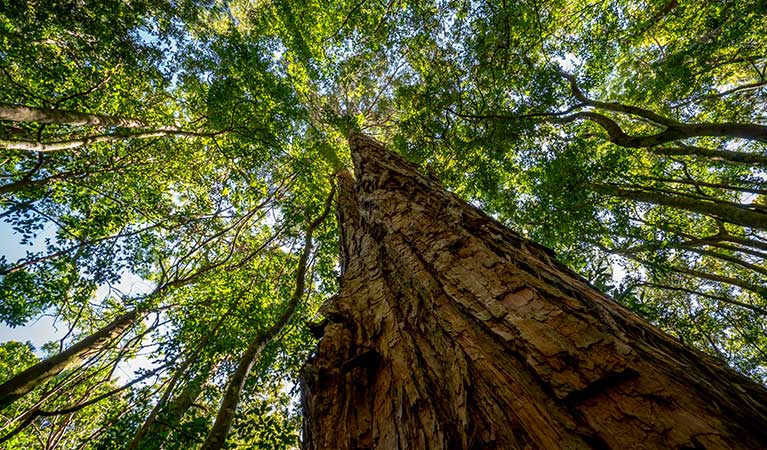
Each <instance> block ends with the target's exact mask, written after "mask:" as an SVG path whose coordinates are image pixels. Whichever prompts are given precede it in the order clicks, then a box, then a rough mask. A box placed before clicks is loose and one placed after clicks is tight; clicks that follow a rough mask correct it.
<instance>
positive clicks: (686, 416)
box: [302, 134, 767, 449]
mask: <svg viewBox="0 0 767 450" xmlns="http://www.w3.org/2000/svg"><path fill="white" fill-rule="evenodd" d="M350 145H351V148H352V156H353V160H354V165H355V176H356V180H354V181H352V179H351V177H350V176H349V175H344V176H343V182H339V197H338V198H339V212H338V214H339V223H340V229H341V233H342V236H341V241H342V244H341V256H342V264H341V265H342V280H341V290H340V293H339V295H338V296H337V297H335V298H334V299H333V300H332V301H331V302H329V303H328V304H326V305H325V306H324V307H323V309H322V312H323V314H324V315H325V316H326V317H327V318H328V323H327V325H326V326H325V329H324V336H323V338H322V339H321V340H320V343H319V346H318V349H317V352H316V354H315V356H314V357H313V358H312V359H311V360H310V361H309V363H308V364H307V366H306V367H305V370H304V373H303V380H302V383H303V403H304V410H305V414H304V416H305V422H304V447H305V448H307V449H461V448H482V449H492V448H497V449H534V448H539V449H562V448H565V449H592V448H597V449H631V448H677V449H684V448H688V449H718V448H721V449H725V448H727V449H730V448H743V449H747V448H749V449H750V448H763V447H765V446H767V432H766V431H765V430H767V406H766V405H767V392H766V391H765V389H764V388H762V387H761V386H759V385H757V384H755V383H753V382H751V381H749V380H747V379H746V378H744V377H742V376H740V375H738V374H737V373H735V372H734V371H732V370H730V369H728V368H726V367H724V366H723V365H722V364H721V363H719V362H718V361H716V360H714V359H712V358H710V357H708V356H706V355H704V354H702V353H700V352H697V351H695V350H691V349H688V348H686V347H684V346H682V345H681V344H679V343H678V342H677V341H676V340H674V339H673V338H671V337H669V336H667V335H665V334H663V333H661V332H660V331H658V330H657V329H655V328H654V327H652V326H651V325H649V324H648V323H646V322H644V321H643V320H641V319H640V318H638V317H637V316H636V315H634V314H633V313H631V312H630V311H628V310H627V309H625V308H623V307H621V306H620V305H618V304H617V303H615V302H614V301H613V300H611V299H609V298H607V297H606V296H604V295H603V294H601V293H599V292H598V291H596V290H595V289H594V288H593V287H591V286H590V285H588V283H587V282H586V281H585V280H583V279H582V278H580V277H578V276H577V275H576V274H574V273H573V272H571V271H569V270H568V269H566V268H565V267H563V266H561V265H559V264H558V263H556V262H555V261H554V260H553V258H552V255H551V253H550V252H549V251H547V250H546V249H545V248H543V247H540V246H538V245H536V244H534V243H531V242H529V241H526V240H524V239H522V238H521V237H519V236H518V235H516V234H514V233H513V232H511V231H509V230H508V229H506V228H505V227H504V226H503V225H501V224H500V223H498V222H497V221H495V220H493V219H491V218H489V217H488V216H486V215H485V214H483V213H482V212H481V211H479V210H478V209H476V208H474V207H472V206H470V205H469V204H467V203H465V202H463V201H461V200H460V199H459V198H457V197H456V196H454V195H453V194H451V193H448V192H446V191H445V190H444V189H443V188H442V187H441V186H439V185H438V184H437V183H436V182H434V181H432V180H430V179H427V178H425V177H423V176H421V175H419V174H418V173H417V172H416V170H415V169H414V168H413V167H412V166H411V165H410V164H409V163H407V162H406V161H404V160H403V159H402V158H400V157H398V156H396V155H394V154H392V153H390V152H388V151H387V150H386V149H385V148H384V147H383V146H382V145H380V144H379V143H377V142H376V141H374V140H372V139H370V138H367V137H365V136H363V135H360V134H355V135H352V136H351V138H350Z"/></svg>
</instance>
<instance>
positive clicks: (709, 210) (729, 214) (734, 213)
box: [587, 183, 767, 230]
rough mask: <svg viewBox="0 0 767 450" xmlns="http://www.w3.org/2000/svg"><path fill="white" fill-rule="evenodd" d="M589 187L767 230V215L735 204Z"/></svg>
mask: <svg viewBox="0 0 767 450" xmlns="http://www.w3.org/2000/svg"><path fill="white" fill-rule="evenodd" d="M587 187H588V188H589V189H592V190H594V191H595V192H598V193H600V194H605V195H610V196H613V197H620V198H623V199H626V200H635V201H639V202H645V203H652V204H654V205H662V206H670V207H672V208H678V209H683V210H685V211H690V212H694V213H698V214H703V215H706V216H709V217H714V218H717V219H720V220H723V221H725V222H729V223H734V224H737V225H742V226H744V227H749V228H757V229H762V230H767V214H764V213H762V212H759V211H754V210H751V209H748V208H746V207H744V206H741V205H737V204H734V203H727V202H717V201H710V200H705V199H698V198H690V197H684V196H681V195H671V194H666V193H663V192H655V191H650V190H639V189H627V188H623V187H619V186H612V185H608V184H594V183H591V184H589V185H588V186H587Z"/></svg>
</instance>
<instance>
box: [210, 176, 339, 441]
mask: <svg viewBox="0 0 767 450" xmlns="http://www.w3.org/2000/svg"><path fill="white" fill-rule="evenodd" d="M334 194H335V188H332V189H331V191H330V195H329V196H328V199H327V201H326V202H325V207H324V209H323V211H322V212H321V213H320V215H319V217H317V218H316V219H314V220H313V221H312V222H311V223H310V224H309V226H308V227H307V229H306V240H305V241H304V248H303V250H302V252H301V256H300V257H299V259H298V268H297V270H296V287H295V290H294V291H293V295H292V296H291V297H290V299H289V300H288V302H287V305H285V311H283V312H282V314H280V316H279V317H278V318H277V320H276V322H275V323H274V324H273V325H272V326H271V327H269V328H267V329H266V330H263V331H262V332H260V333H258V334H257V335H256V336H255V337H254V338H253V340H252V341H250V344H249V345H248V348H247V349H245V351H244V352H243V354H242V356H240V361H239V363H238V364H237V368H236V369H235V370H234V372H233V373H232V375H231V376H230V377H229V380H228V381H227V383H226V388H225V389H224V397H223V399H222V400H221V406H220V407H219V409H218V414H216V420H215V421H214V422H213V426H212V427H211V428H210V431H209V432H208V436H207V437H206V438H205V442H204V443H203V444H202V447H201V450H219V449H221V448H223V447H224V443H225V442H226V436H227V434H228V433H229V429H230V428H231V427H232V421H233V420H234V413H235V411H236V410H237V405H238V403H239V401H240V394H241V393H242V389H243V388H244V387H245V382H246V381H247V380H248V376H250V371H251V369H253V365H254V364H255V363H256V361H257V360H258V357H259V356H260V355H261V352H262V351H263V350H264V348H265V347H266V346H267V345H268V344H269V343H270V342H272V340H274V339H275V338H277V337H278V336H279V335H280V334H281V333H282V330H284V329H285V327H286V326H287V325H288V323H290V321H291V319H292V318H293V315H294V314H295V313H296V309H297V308H298V304H299V302H300V301H301V298H302V297H303V295H304V289H305V287H306V268H307V264H308V262H309V256H310V254H311V251H312V235H313V234H314V231H315V230H316V228H317V227H318V226H320V224H322V222H323V221H324V220H325V217H327V215H328V213H329V212H330V208H331V205H332V202H333V196H334Z"/></svg>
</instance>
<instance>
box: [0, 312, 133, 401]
mask: <svg viewBox="0 0 767 450" xmlns="http://www.w3.org/2000/svg"><path fill="white" fill-rule="evenodd" d="M137 315H138V312H137V311H136V310H135V309H134V310H132V311H129V312H127V313H125V314H123V315H121V316H118V317H117V318H115V319H114V320H113V321H112V322H110V323H109V324H108V325H107V326H105V327H104V328H102V329H100V330H98V331H97V332H95V333H93V334H91V335H90V336H88V337H86V338H85V339H83V340H81V341H80V342H78V343H77V344H74V345H72V346H71V347H69V348H68V349H66V350H64V351H63V352H60V353H58V354H56V355H54V356H51V357H50V358H48V359H45V360H43V361H40V362H39V363H37V364H35V365H34V366H32V367H30V368H28V369H26V370H24V371H22V372H20V373H18V374H16V375H15V376H14V377H12V378H11V379H10V380H8V381H6V382H5V383H3V384H2V385H0V411H2V410H3V409H5V408H6V407H7V406H9V405H10V404H12V403H13V402H14V401H16V400H17V399H19V398H21V397H23V396H24V395H26V394H27V393H28V392H30V391H31V390H32V389H34V388H36V387H37V386H40V385H41V384H43V383H45V382H46V381H48V380H50V379H51V378H53V377H54V376H56V375H57V374H58V373H59V372H61V371H62V370H64V369H66V368H68V367H70V366H72V365H74V364H76V363H78V362H79V361H81V360H82V359H83V358H84V357H85V356H87V355H88V354H90V353H92V352H95V351H98V350H100V349H101V348H103V347H104V345H105V344H108V343H109V342H111V341H112V340H114V339H116V338H117V337H119V336H120V335H122V334H123V333H124V332H125V330H127V329H128V327H130V326H131V325H133V322H134V321H135V320H136V317H137Z"/></svg>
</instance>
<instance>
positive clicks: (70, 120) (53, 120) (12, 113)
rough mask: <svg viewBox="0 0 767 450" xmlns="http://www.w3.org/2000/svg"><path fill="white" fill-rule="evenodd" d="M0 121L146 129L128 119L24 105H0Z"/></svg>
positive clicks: (141, 123)
mask: <svg viewBox="0 0 767 450" xmlns="http://www.w3.org/2000/svg"><path fill="white" fill-rule="evenodd" d="M0 120H7V121H10V122H37V123H49V124H57V125H74V126H96V127H120V128H148V127H150V125H149V124H147V123H146V122H145V121H143V120H140V119H134V118H130V117H118V116H106V115H104V114H91V113H84V112H80V111H68V110H64V109H51V108H37V107H34V106H26V105H11V104H8V103H0Z"/></svg>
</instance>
